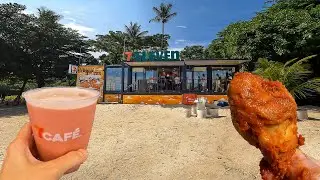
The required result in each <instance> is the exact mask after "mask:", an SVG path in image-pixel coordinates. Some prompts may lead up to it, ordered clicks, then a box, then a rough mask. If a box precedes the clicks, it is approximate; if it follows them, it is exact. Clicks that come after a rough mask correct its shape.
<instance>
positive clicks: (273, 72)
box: [254, 56, 320, 99]
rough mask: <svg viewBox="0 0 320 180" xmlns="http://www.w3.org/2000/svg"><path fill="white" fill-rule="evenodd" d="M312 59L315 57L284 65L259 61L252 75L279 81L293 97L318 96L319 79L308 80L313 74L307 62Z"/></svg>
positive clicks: (264, 60) (292, 61) (263, 60)
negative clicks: (316, 94)
mask: <svg viewBox="0 0 320 180" xmlns="http://www.w3.org/2000/svg"><path fill="white" fill-rule="evenodd" d="M313 57H315V56H309V57H306V58H304V59H301V60H298V59H293V60H290V61H288V62H286V63H285V64H283V63H281V62H274V61H268V60H267V59H259V60H258V63H257V69H256V70H255V71H254V73H255V74H258V75H261V76H262V77H264V78H267V79H270V80H273V81H280V82H281V83H282V84H284V85H285V87H286V88H287V89H288V91H289V92H290V93H291V94H292V96H293V97H295V98H298V99H306V98H307V97H308V96H311V95H312V94H315V93H318V94H320V78H319V77H316V78H313V79H310V75H312V73H313V72H312V71H310V64H308V63H307V62H308V60H309V59H311V58H313Z"/></svg>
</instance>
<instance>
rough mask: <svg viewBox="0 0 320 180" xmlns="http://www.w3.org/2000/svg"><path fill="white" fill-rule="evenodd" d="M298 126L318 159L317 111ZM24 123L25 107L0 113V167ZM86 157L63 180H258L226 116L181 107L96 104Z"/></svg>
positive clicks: (254, 153)
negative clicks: (199, 114)
mask: <svg viewBox="0 0 320 180" xmlns="http://www.w3.org/2000/svg"><path fill="white" fill-rule="evenodd" d="M308 109H310V111H309V116H310V117H311V118H312V120H307V121H303V122H299V126H298V127H299V132H300V133H301V134H302V135H303V136H304V137H305V138H306V145H304V146H303V147H301V149H302V150H303V151H304V152H305V153H307V154H308V155H310V156H313V157H314V158H316V159H319V160H320V120H316V119H318V118H319V117H320V109H319V108H316V107H308ZM27 121H28V116H27V114H26V110H25V108H24V107H14V108H0V138H1V140H0V164H1V163H2V161H3V158H4V154H5V149H6V147H7V146H8V145H9V143H10V142H11V141H12V140H13V139H14V137H15V135H16V134H17V132H18V130H19V129H20V128H21V127H22V126H23V124H24V123H25V122H27ZM88 151H89V158H88V160H87V161H86V162H85V163H84V164H83V165H82V166H81V168H80V169H79V170H78V171H77V172H75V173H73V174H69V175H66V176H64V177H63V180H69V179H70V180H71V179H72V180H78V179H79V180H91V179H94V180H99V179H183V180H185V179H230V180H231V179H232V180H233V179H250V180H251V179H260V174H259V162H260V159H261V157H262V155H261V153H260V152H259V150H258V149H256V148H255V147H253V146H250V145H249V144H248V143H247V142H246V141H245V140H243V138H242V137H241V136H240V135H239V134H238V133H237V132H236V130H235V129H234V127H233V126H232V123H231V119H230V117H223V118H215V119H197V118H194V117H192V118H186V117H185V109H184V108H183V107H172V106H171V107H170V106H166V107H162V106H151V105H120V104H116V105H114V104H113V105H111V104H109V105H98V106H97V112H96V118H95V121H94V126H93V131H92V135H91V140H90V143H89V147H88Z"/></svg>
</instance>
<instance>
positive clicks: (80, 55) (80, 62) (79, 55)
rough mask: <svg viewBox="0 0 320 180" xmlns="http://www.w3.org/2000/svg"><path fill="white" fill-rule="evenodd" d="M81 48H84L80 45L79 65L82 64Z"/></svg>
mask: <svg viewBox="0 0 320 180" xmlns="http://www.w3.org/2000/svg"><path fill="white" fill-rule="evenodd" d="M81 48H82V46H80V55H79V66H80V65H81Z"/></svg>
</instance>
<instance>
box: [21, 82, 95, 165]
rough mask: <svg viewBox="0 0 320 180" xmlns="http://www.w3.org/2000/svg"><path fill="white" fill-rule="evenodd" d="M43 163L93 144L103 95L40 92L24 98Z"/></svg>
mask: <svg viewBox="0 0 320 180" xmlns="http://www.w3.org/2000/svg"><path fill="white" fill-rule="evenodd" d="M23 97H24V98H25V100H26V102H27V107H28V113H29V117H30V122H31V127H32V132H33V136H34V139H35V143H36V146H37V150H38V152H39V156H40V160H42V161H49V160H52V159H56V158H58V157H60V156H62V155H64V154H66V153H68V152H70V151H74V150H78V149H86V148H87V146H88V143H89V138H90V134H91V129H92V124H93V120H94V114H95V110H96V104H97V100H98V98H99V92H98V91H95V90H91V89H84V88H77V87H54V88H39V89H34V90H30V91H27V92H25V93H24V94H23Z"/></svg>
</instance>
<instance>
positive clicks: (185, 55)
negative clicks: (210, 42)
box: [181, 46, 207, 60]
mask: <svg viewBox="0 0 320 180" xmlns="http://www.w3.org/2000/svg"><path fill="white" fill-rule="evenodd" d="M206 58H207V55H206V49H205V48H204V46H187V47H185V48H184V49H183V50H182V51H181V59H184V60H189V59H193V60H196V59H202V60H203V59H206Z"/></svg>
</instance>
